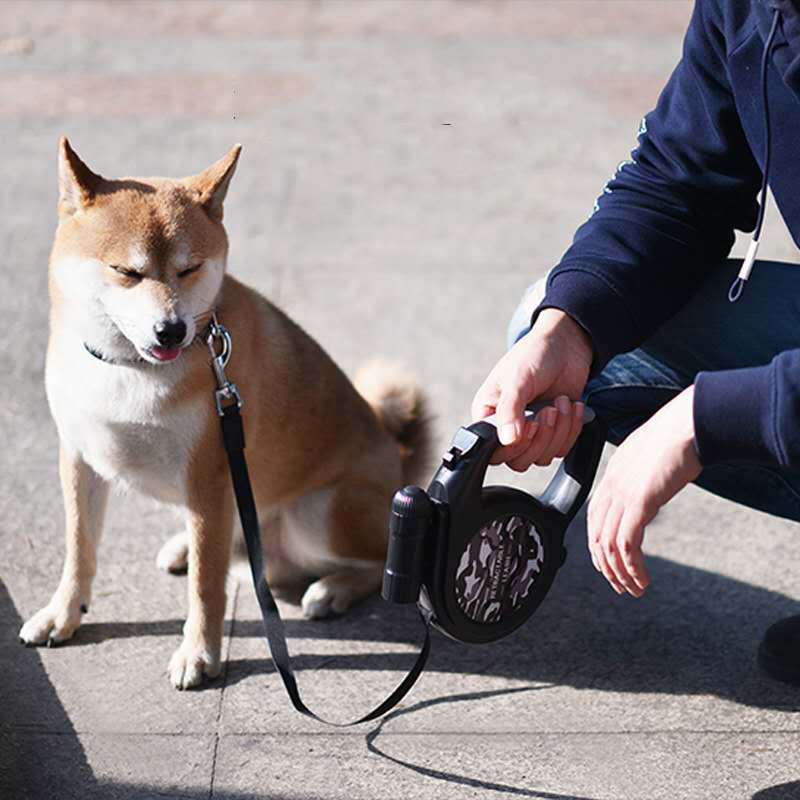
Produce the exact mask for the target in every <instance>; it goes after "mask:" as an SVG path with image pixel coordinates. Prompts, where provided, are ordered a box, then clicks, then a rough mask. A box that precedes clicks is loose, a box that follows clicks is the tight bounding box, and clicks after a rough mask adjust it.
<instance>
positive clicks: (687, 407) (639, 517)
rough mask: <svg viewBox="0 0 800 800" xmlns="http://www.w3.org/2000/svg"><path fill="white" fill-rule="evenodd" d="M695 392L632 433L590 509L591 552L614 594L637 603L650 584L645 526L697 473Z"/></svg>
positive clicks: (686, 393)
mask: <svg viewBox="0 0 800 800" xmlns="http://www.w3.org/2000/svg"><path fill="white" fill-rule="evenodd" d="M693 400H694V387H693V386H690V387H689V388H688V389H685V390H684V391H682V392H681V393H680V394H679V395H678V396H677V397H676V398H674V399H673V400H672V401H670V402H669V403H667V404H666V405H665V406H664V407H663V408H661V409H660V410H659V411H658V412H657V413H656V414H654V415H653V416H652V417H651V418H650V420H648V422H646V423H645V424H644V425H642V426H641V427H640V428H638V429H637V430H635V431H634V432H633V433H632V434H631V435H630V436H629V437H628V438H627V439H626V440H625V441H624V442H623V443H622V444H621V445H620V446H619V448H617V451H616V452H615V453H614V455H613V456H612V457H611V460H610V461H609V462H608V467H607V468H606V471H605V474H604V475H603V478H602V480H601V481H600V483H599V484H598V487H597V489H596V490H595V493H594V495H593V496H592V499H591V501H590V503H589V514H588V524H587V534H588V537H589V552H590V553H591V554H592V562H593V563H594V567H595V569H596V570H597V571H598V572H602V573H603V575H604V576H605V577H606V580H607V581H608V582H609V583H610V584H611V586H612V587H613V588H614V591H616V592H617V594H623V593H624V592H628V593H629V594H632V595H633V596H634V597H641V596H642V594H644V591H645V589H646V588H647V586H648V585H649V583H650V576H649V574H648V572H647V567H646V566H645V564H644V556H643V555H642V540H643V539H644V531H645V526H646V525H647V524H648V523H649V522H650V521H651V520H652V519H653V517H655V515H656V514H657V513H658V510H659V509H660V508H661V506H663V505H664V504H665V503H666V502H667V501H668V500H671V499H672V498H673V497H674V496H675V495H676V494H677V493H678V492H679V491H680V490H681V489H683V487H684V486H686V484H687V483H690V482H691V481H693V480H694V479H695V478H696V477H697V476H698V475H699V474H700V472H701V469H702V468H701V466H700V461H699V459H698V457H697V451H696V450H695V446H694V418H693V414H692V403H693Z"/></svg>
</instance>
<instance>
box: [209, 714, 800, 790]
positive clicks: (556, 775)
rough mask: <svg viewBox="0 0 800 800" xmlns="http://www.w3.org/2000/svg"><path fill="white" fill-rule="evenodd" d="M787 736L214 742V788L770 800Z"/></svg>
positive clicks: (375, 734) (785, 779)
mask: <svg viewBox="0 0 800 800" xmlns="http://www.w3.org/2000/svg"><path fill="white" fill-rule="evenodd" d="M388 727H389V724H387V726H386V728H387V729H388ZM798 736H799V735H798V734H797V733H793V734H788V735H776V734H763V733H758V734H748V733H733V734H662V733H652V734H621V735H613V736H610V735H607V734H589V735H565V734H555V735H544V736H543V735H540V734H533V735H520V734H499V735H487V734H485V733H483V732H481V731H477V732H472V733H470V734H459V733H456V732H454V733H452V734H451V735H449V736H446V737H442V736H438V735H427V734H418V735H413V734H396V735H395V734H389V733H388V732H383V731H382V730H381V729H380V728H375V729H373V731H371V732H370V733H369V734H367V736H366V737H365V738H364V739H363V740H362V739H360V738H356V737H350V738H344V739H342V738H339V737H331V736H306V737H298V738H296V739H292V740H289V741H287V740H286V739H285V738H283V737H279V736H262V737H253V736H242V737H223V738H222V739H221V740H220V750H219V754H218V760H217V773H216V780H215V786H217V787H219V788H220V789H228V790H233V791H235V790H239V789H242V790H245V791H249V792H262V793H263V794H264V796H270V792H271V791H273V790H274V791H277V792H278V793H279V794H280V792H281V791H282V789H283V787H291V788H292V789H294V790H296V787H301V791H302V796H303V797H308V798H320V797H325V798H337V800H338V798H342V800H344V799H345V798H346V799H347V800H361V799H362V798H363V799H364V800H372V798H374V797H375V796H376V787H378V786H381V787H387V789H388V787H393V789H392V790H393V791H394V792H395V793H397V794H398V795H400V796H402V797H404V798H463V797H494V796H498V797H502V796H511V797H530V798H539V799H540V800H619V798H626V800H696V798H697V797H698V796H702V797H704V798H708V800H740V799H744V798H747V799H748V800H749V798H753V800H767V798H770V800H772V798H793V797H797V790H798V786H799V785H800V784H798V782H797V780H796V771H795V770H794V769H793V768H792V767H790V766H789V765H788V764H787V763H786V758H785V754H786V752H787V751H789V750H791V749H792V748H794V747H797V745H798V743H800V742H798ZM365 745H366V746H365ZM301 755H302V757H300V756H301ZM332 775H335V776H336V779H335V780H331V776H332ZM698 785H702V786H703V791H702V794H698V789H697V787H698ZM792 792H794V794H792Z"/></svg>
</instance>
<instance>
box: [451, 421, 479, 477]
mask: <svg viewBox="0 0 800 800" xmlns="http://www.w3.org/2000/svg"><path fill="white" fill-rule="evenodd" d="M479 441H480V437H479V436H478V435H477V434H475V433H473V432H472V431H468V430H467V429H466V428H459V429H458V430H457V431H456V435H455V436H454V437H453V441H452V442H451V444H450V449H449V450H448V451H447V452H446V453H445V454H444V455H443V456H442V463H443V464H444V465H445V466H446V467H447V468H448V469H455V466H456V464H457V463H458V462H459V461H460V460H461V459H462V458H464V456H467V455H469V454H470V453H471V452H472V451H473V450H474V449H475V447H476V446H477V444H478V442H479Z"/></svg>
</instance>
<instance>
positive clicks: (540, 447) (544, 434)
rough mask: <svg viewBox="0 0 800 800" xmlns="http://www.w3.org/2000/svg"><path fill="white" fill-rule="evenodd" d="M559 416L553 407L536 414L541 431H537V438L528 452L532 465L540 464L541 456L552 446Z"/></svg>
mask: <svg viewBox="0 0 800 800" xmlns="http://www.w3.org/2000/svg"><path fill="white" fill-rule="evenodd" d="M557 416H558V411H556V410H555V408H553V407H552V406H547V407H546V408H542V409H540V410H539V412H538V413H537V414H536V422H537V423H538V424H539V429H538V430H537V431H536V436H535V437H534V438H533V440H532V441H531V444H530V447H529V448H528V451H527V452H528V455H529V456H530V463H531V464H538V463H539V458H540V457H541V454H542V453H543V452H544V451H545V450H546V449H547V448H548V447H549V446H550V441H551V440H552V438H553V432H554V430H555V424H556V417H557Z"/></svg>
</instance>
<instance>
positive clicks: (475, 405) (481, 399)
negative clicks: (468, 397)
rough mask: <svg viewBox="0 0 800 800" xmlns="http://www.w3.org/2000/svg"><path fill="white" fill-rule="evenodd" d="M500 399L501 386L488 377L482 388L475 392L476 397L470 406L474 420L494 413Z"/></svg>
mask: <svg viewBox="0 0 800 800" xmlns="http://www.w3.org/2000/svg"><path fill="white" fill-rule="evenodd" d="M499 399H500V387H499V386H498V385H497V381H495V380H493V379H492V378H491V377H489V378H487V379H486V380H485V381H484V382H483V384H482V385H481V387H480V389H478V391H477V392H475V397H473V398H472V405H471V407H470V408H471V413H472V421H473V422H477V421H478V420H479V419H484V417H488V416H489V415H490V414H494V412H495V409H496V408H497V401H498V400H499Z"/></svg>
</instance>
